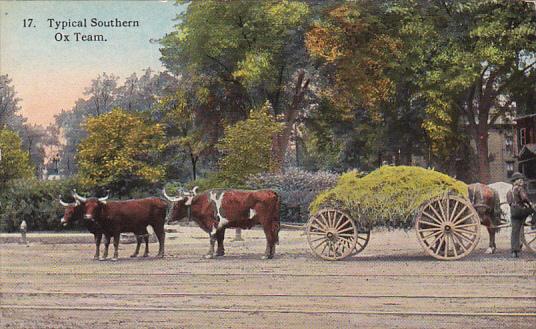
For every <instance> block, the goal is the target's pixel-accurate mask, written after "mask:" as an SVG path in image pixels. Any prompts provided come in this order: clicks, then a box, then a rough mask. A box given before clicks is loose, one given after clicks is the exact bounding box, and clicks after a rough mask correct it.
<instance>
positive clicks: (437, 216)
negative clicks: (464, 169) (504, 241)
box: [415, 195, 480, 260]
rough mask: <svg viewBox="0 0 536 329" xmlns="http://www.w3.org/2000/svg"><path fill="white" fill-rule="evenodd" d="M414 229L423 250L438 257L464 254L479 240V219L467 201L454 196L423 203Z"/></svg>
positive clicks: (461, 256)
mask: <svg viewBox="0 0 536 329" xmlns="http://www.w3.org/2000/svg"><path fill="white" fill-rule="evenodd" d="M415 229H416V231H417V239H418V240H419V243H420V244H421V246H422V247H423V249H424V250H426V252H427V253H428V254H429V255H431V256H432V257H434V258H437V259H442V260H454V259H460V258H463V257H465V256H467V255H468V254H470V253H471V251H473V249H474V248H475V247H476V246H477V244H478V241H479V240H480V218H479V217H478V214H477V212H476V211H475V210H474V208H473V206H472V205H471V204H470V203H469V201H468V200H465V199H463V198H461V197H458V196H452V195H447V196H445V197H438V198H435V199H432V200H430V201H428V202H426V203H425V204H424V205H423V206H422V207H421V209H420V211H419V213H418V215H417V219H416V222H415Z"/></svg>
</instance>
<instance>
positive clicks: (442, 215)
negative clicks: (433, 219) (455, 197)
mask: <svg viewBox="0 0 536 329" xmlns="http://www.w3.org/2000/svg"><path fill="white" fill-rule="evenodd" d="M447 202H448V199H447ZM437 205H438V206H439V211H440V212H441V216H440V217H439V218H441V219H443V221H445V220H446V219H447V218H449V216H448V214H446V215H445V211H444V210H443V200H440V201H439V202H438V203H437ZM432 209H433V208H432Z"/></svg>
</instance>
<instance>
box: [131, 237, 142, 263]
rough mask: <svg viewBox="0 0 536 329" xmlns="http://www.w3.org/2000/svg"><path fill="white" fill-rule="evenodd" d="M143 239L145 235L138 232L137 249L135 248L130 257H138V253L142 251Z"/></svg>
mask: <svg viewBox="0 0 536 329" xmlns="http://www.w3.org/2000/svg"><path fill="white" fill-rule="evenodd" d="M142 240H143V235H141V234H136V250H134V253H133V254H132V255H130V257H132V258H134V257H138V254H139V252H140V246H141V242H142Z"/></svg>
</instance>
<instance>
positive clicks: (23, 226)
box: [19, 220, 28, 247]
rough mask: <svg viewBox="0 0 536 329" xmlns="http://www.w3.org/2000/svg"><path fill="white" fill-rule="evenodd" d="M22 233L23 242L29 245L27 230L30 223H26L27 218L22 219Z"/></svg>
mask: <svg viewBox="0 0 536 329" xmlns="http://www.w3.org/2000/svg"><path fill="white" fill-rule="evenodd" d="M19 229H20V235H21V243H22V244H25V245H26V247H28V240H26V232H27V231H28V224H26V221H25V220H22V223H20V227H19Z"/></svg>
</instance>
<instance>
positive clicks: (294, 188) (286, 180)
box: [246, 168, 338, 222]
mask: <svg viewBox="0 0 536 329" xmlns="http://www.w3.org/2000/svg"><path fill="white" fill-rule="evenodd" d="M337 178H338V176H337V175H335V174H332V173H329V172H326V171H318V172H308V171H305V170H301V169H299V168H291V169H288V170H287V171H285V172H284V173H277V174H273V173H263V174H257V175H252V176H250V177H249V178H248V179H247V182H246V185H247V186H248V187H249V188H252V189H271V190H274V191H276V192H277V193H278V194H279V197H280V199H281V220H283V221H288V222H306V221H307V219H308V217H309V204H310V203H311V201H313V199H314V198H315V197H316V196H317V195H318V193H320V192H322V191H324V190H326V189H329V188H331V187H333V186H335V184H336V182H337Z"/></svg>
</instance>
